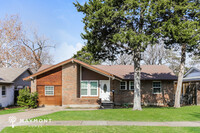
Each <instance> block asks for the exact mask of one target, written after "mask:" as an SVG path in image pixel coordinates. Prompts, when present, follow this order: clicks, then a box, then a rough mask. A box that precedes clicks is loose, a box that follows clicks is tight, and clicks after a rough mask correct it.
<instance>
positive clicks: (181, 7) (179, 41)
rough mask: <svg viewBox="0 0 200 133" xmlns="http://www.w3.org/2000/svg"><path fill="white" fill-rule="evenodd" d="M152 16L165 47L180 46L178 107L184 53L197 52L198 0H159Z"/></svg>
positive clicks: (199, 5) (176, 96)
mask: <svg viewBox="0 0 200 133" xmlns="http://www.w3.org/2000/svg"><path fill="white" fill-rule="evenodd" d="M154 9H156V10H155V12H154V13H153V15H152V16H155V18H157V21H159V22H160V26H161V27H162V28H158V29H157V31H159V32H160V33H161V35H162V37H163V38H164V41H165V44H166V47H167V48H170V49H171V48H175V47H177V46H178V47H181V62H180V68H179V74H178V84H177V89H176V94H175V105H174V107H177V108H178V107H180V95H181V88H182V80H183V76H184V68H185V62H186V53H187V52H188V53H192V54H198V53H199V48H198V47H199V40H200V34H199V33H200V1H199V0H160V2H159V4H157V5H154Z"/></svg>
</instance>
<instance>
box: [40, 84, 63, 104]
mask: <svg viewBox="0 0 200 133" xmlns="http://www.w3.org/2000/svg"><path fill="white" fill-rule="evenodd" d="M37 92H38V102H39V103H38V104H39V106H42V105H62V86H60V85H59V86H54V96H45V86H37Z"/></svg>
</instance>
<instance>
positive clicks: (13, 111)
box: [0, 107, 25, 115]
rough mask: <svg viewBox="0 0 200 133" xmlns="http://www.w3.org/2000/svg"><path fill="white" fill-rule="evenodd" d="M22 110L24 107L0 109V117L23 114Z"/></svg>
mask: <svg viewBox="0 0 200 133" xmlns="http://www.w3.org/2000/svg"><path fill="white" fill-rule="evenodd" d="M23 109H25V107H16V108H8V109H1V110H0V115H4V114H10V113H18V112H23Z"/></svg>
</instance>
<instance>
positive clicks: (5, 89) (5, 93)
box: [1, 85, 7, 97]
mask: <svg viewBox="0 0 200 133" xmlns="http://www.w3.org/2000/svg"><path fill="white" fill-rule="evenodd" d="M3 86H4V87H5V95H3V94H2V92H3ZM3 86H1V95H2V96H4V97H5V96H6V93H7V92H6V86H5V85H3Z"/></svg>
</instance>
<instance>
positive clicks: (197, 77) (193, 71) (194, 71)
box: [183, 67, 200, 82]
mask: <svg viewBox="0 0 200 133" xmlns="http://www.w3.org/2000/svg"><path fill="white" fill-rule="evenodd" d="M192 81H200V69H198V68H196V67H191V68H190V69H189V70H188V71H187V73H186V74H185V75H184V78H183V82H192Z"/></svg>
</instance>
